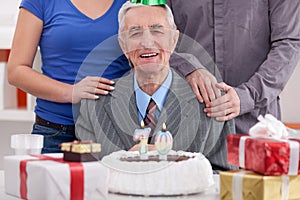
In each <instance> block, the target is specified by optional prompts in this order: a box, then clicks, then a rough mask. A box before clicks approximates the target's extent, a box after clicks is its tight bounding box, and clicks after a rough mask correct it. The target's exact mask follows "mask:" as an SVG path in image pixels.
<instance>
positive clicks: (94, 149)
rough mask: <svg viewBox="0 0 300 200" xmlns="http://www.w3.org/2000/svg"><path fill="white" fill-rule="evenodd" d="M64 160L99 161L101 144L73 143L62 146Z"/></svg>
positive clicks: (88, 142) (90, 142)
mask: <svg viewBox="0 0 300 200" xmlns="http://www.w3.org/2000/svg"><path fill="white" fill-rule="evenodd" d="M60 147H61V150H62V151H63V152H64V156H63V159H64V160H65V161H70V162H89V161H97V160H99V154H100V152H101V144H98V143H93V142H92V141H73V142H65V143H62V144H60Z"/></svg>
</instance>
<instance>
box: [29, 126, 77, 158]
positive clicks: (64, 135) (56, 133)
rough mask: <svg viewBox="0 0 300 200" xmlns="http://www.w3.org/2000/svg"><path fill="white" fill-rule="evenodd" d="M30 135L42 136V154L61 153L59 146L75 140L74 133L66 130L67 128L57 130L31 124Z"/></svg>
mask: <svg viewBox="0 0 300 200" xmlns="http://www.w3.org/2000/svg"><path fill="white" fill-rule="evenodd" d="M32 134H39V135H43V136H44V147H43V149H42V153H61V152H62V151H61V150H60V147H59V144H61V143H63V142H73V141H74V140H76V137H75V132H74V131H70V130H67V128H63V129H62V130H58V129H55V128H50V127H47V126H42V125H40V124H37V123H34V124H33V129H32Z"/></svg>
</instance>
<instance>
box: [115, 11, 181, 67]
mask: <svg viewBox="0 0 300 200" xmlns="http://www.w3.org/2000/svg"><path fill="white" fill-rule="evenodd" d="M124 20H125V21H124V22H125V23H124V24H125V26H124V29H123V30H122V34H123V35H122V37H123V39H124V40H123V41H122V42H121V47H122V49H123V51H124V53H125V55H126V56H127V58H128V59H129V60H130V61H131V62H132V64H133V66H134V67H135V69H136V70H143V71H144V72H159V71H161V70H166V68H167V67H169V59H170V55H171V53H172V51H173V50H174V48H175V45H176V42H177V37H178V36H177V35H178V33H177V32H178V31H176V30H171V28H170V24H169V22H168V20H167V14H166V10H165V9H164V8H162V7H159V6H148V7H134V8H131V9H129V10H128V11H127V13H126V15H125V19H124Z"/></svg>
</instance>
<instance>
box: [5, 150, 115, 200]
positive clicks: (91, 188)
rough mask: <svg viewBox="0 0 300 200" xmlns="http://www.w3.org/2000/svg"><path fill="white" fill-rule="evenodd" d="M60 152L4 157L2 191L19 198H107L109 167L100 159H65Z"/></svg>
mask: <svg viewBox="0 0 300 200" xmlns="http://www.w3.org/2000/svg"><path fill="white" fill-rule="evenodd" d="M62 157H63V154H48V155H36V156H35V155H32V156H30V155H16V156H6V157H4V171H5V192H6V193H7V194H10V195H14V196H17V197H19V198H22V199H29V200H41V199H44V200H46V199H60V200H64V199H66V200H67V199H68V200H75V199H76V200H83V199H85V200H88V199H107V195H108V178H109V177H108V176H109V170H108V168H107V167H105V166H103V165H102V164H101V163H100V162H85V163H80V162H66V161H64V160H63V159H62Z"/></svg>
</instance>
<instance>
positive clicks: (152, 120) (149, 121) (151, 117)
mask: <svg viewBox="0 0 300 200" xmlns="http://www.w3.org/2000/svg"><path fill="white" fill-rule="evenodd" d="M156 107H157V106H156V103H155V101H153V99H152V98H151V99H150V102H149V104H148V107H147V110H146V116H145V119H144V122H145V125H146V126H147V127H150V128H151V132H150V135H149V141H151V137H152V135H153V131H154V129H155V126H156V123H157V119H156V116H155V113H156Z"/></svg>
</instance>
